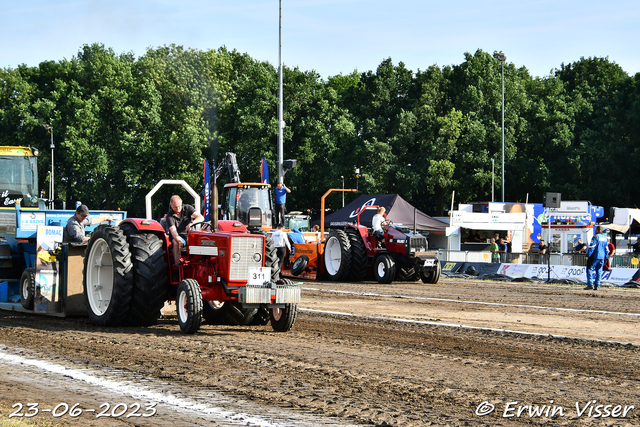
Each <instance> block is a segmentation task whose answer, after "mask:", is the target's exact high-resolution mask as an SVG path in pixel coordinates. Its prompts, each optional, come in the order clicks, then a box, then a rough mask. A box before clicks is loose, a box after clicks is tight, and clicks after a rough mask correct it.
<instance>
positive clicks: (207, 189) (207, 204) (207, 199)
mask: <svg viewBox="0 0 640 427" xmlns="http://www.w3.org/2000/svg"><path fill="white" fill-rule="evenodd" d="M210 179H211V178H210V177H209V163H207V159H204V220H205V222H208V221H211V181H210Z"/></svg>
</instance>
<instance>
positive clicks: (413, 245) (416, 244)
mask: <svg viewBox="0 0 640 427" xmlns="http://www.w3.org/2000/svg"><path fill="white" fill-rule="evenodd" d="M407 237H408V239H409V248H408V250H409V252H410V253H415V252H426V251H427V249H429V248H428V246H427V238H426V237H424V236H407Z"/></svg>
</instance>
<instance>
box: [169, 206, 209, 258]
mask: <svg viewBox="0 0 640 427" xmlns="http://www.w3.org/2000/svg"><path fill="white" fill-rule="evenodd" d="M169 206H171V211H169V213H167V227H168V228H169V234H171V240H172V243H173V264H174V265H179V264H180V251H181V250H182V248H183V247H184V246H186V245H187V233H188V232H189V230H191V226H192V225H193V224H196V223H198V222H202V221H204V217H203V216H202V215H200V214H199V213H198V212H196V208H194V207H193V206H191V205H186V204H185V205H183V204H182V199H181V198H180V196H177V195H174V196H171V202H170V203H169Z"/></svg>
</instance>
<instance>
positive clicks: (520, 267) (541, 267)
mask: <svg viewBox="0 0 640 427" xmlns="http://www.w3.org/2000/svg"><path fill="white" fill-rule="evenodd" d="M637 271H638V270H636V269H634V268H616V267H614V268H612V269H611V270H610V271H604V272H603V273H602V279H601V280H602V282H606V283H613V284H615V285H617V286H622V285H624V284H625V283H627V282H629V281H631V279H633V276H634V274H636V272H637ZM498 274H503V275H505V276H509V277H513V278H514V279H516V278H519V277H526V278H529V279H533V278H537V279H545V280H546V279H547V277H549V268H548V266H547V265H546V264H538V265H536V264H501V265H500V268H499V269H498ZM551 279H576V280H579V281H581V282H584V283H586V282H587V267H580V266H570V265H551Z"/></svg>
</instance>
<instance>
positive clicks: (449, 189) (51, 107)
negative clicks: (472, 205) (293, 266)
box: [0, 44, 640, 217]
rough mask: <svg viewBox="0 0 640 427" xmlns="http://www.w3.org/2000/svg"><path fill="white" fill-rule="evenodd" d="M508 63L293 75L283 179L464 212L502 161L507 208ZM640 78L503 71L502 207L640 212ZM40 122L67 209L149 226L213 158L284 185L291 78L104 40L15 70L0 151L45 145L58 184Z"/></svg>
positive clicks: (232, 60)
mask: <svg viewBox="0 0 640 427" xmlns="http://www.w3.org/2000/svg"><path fill="white" fill-rule="evenodd" d="M502 70H503V68H502V64H501V62H500V61H499V60H498V59H497V56H496V53H495V52H494V54H489V53H487V52H483V51H482V50H478V51H476V52H475V53H474V54H470V53H466V54H465V60H464V62H462V63H461V64H459V65H452V66H445V67H438V66H436V65H432V66H430V67H428V68H427V69H425V70H424V71H421V70H418V71H417V72H413V71H411V70H408V69H407V68H406V67H405V65H404V64H403V63H402V62H400V63H398V64H397V65H396V64H394V63H393V61H392V60H391V58H388V59H385V60H383V61H382V62H381V63H380V65H379V66H378V67H377V68H376V70H375V71H367V72H364V73H358V72H356V71H354V72H351V73H349V74H345V75H343V74H340V75H337V76H332V77H329V78H328V79H327V80H326V81H324V80H322V79H321V77H320V76H319V75H318V74H317V73H316V72H314V71H302V70H299V69H298V68H295V69H290V68H287V67H284V69H283V83H284V120H285V123H286V127H285V128H284V158H285V159H288V158H295V159H297V160H298V166H297V168H295V169H293V170H290V171H288V172H287V175H286V177H285V179H286V181H287V184H288V186H289V187H290V188H291V189H292V190H293V193H292V195H291V196H290V197H289V203H288V205H289V206H288V207H289V209H290V210H304V209H318V208H319V200H320V197H321V196H322V194H324V193H325V192H326V191H327V189H329V188H341V186H342V183H343V178H342V177H344V185H345V187H347V188H355V187H356V186H357V187H358V189H359V190H360V191H361V192H364V193H399V194H400V195H402V197H404V198H405V199H407V200H408V201H409V202H411V203H413V204H414V205H415V206H417V207H418V208H420V209H423V210H425V211H428V212H431V213H438V214H442V213H443V211H444V209H445V207H447V206H448V205H449V203H450V201H451V195H452V193H453V191H455V192H456V200H457V201H460V202H469V201H481V200H490V199H491V194H492V187H491V183H492V173H491V167H492V160H493V161H494V163H495V188H496V195H498V197H496V199H499V194H500V190H499V189H500V188H501V185H502V182H501V177H502V170H501V168H502V153H501V149H502V80H503V79H502ZM639 81H640V75H636V76H635V77H630V76H628V75H627V74H626V73H625V72H624V71H623V70H622V69H621V68H620V67H619V66H618V65H617V64H615V63H613V62H610V61H609V60H608V58H587V59H584V58H581V59H580V60H579V61H577V62H575V63H571V64H566V65H565V64H562V65H561V67H560V68H559V69H558V70H556V72H555V74H554V75H550V76H547V77H544V78H536V79H533V78H532V77H531V76H530V75H529V73H528V71H527V70H526V69H525V68H520V69H517V68H516V67H515V66H514V64H511V63H505V64H504V89H505V97H504V105H505V113H504V114H505V116H504V126H505V127H504V146H505V171H504V173H505V183H504V184H505V193H506V195H505V199H506V200H507V201H522V200H524V199H525V198H528V199H529V201H534V202H539V201H541V199H542V194H543V193H544V192H546V191H558V192H561V193H562V194H563V199H565V200H569V199H577V200H589V201H591V202H592V203H594V204H596V205H603V206H605V207H606V208H608V207H609V206H636V204H637V199H638V196H639V194H638V190H637V189H636V186H635V185H634V182H633V180H631V179H629V177H628V171H630V170H633V169H632V168H633V166H635V165H636V164H637V163H638V161H640V148H638V147H640V144H639V141H638V138H639V136H638V135H640V124H639V123H640V83H639ZM43 124H48V125H51V126H52V127H53V129H54V139H55V145H56V150H55V185H56V195H57V198H58V199H59V200H66V201H67V203H68V204H72V203H73V202H74V201H75V200H82V201H83V202H84V203H87V204H88V205H89V206H90V207H92V208H107V209H115V208H121V209H123V210H127V211H129V214H130V215H131V216H142V215H144V212H143V209H144V195H145V194H146V193H147V192H148V191H149V190H150V189H151V188H153V186H154V185H155V184H156V183H157V182H158V181H159V180H160V179H183V180H185V181H187V182H188V183H189V184H190V185H191V186H192V187H194V188H196V189H200V188H201V187H202V180H203V176H202V164H203V160H204V159H205V158H206V159H208V160H209V161H210V162H212V167H215V165H217V164H218V163H219V162H220V161H222V159H223V156H224V153H225V152H227V151H231V152H234V153H236V155H237V159H238V164H239V166H240V168H241V172H242V179H243V181H248V182H255V181H258V180H259V176H260V159H261V158H263V157H264V158H266V159H267V161H268V164H269V166H270V176H271V180H272V184H275V180H276V178H277V177H276V175H277V170H276V162H277V157H278V70H277V69H276V68H275V67H274V66H273V65H271V64H269V63H267V62H260V61H256V60H254V59H252V58H251V57H250V56H249V55H247V54H242V53H239V52H237V51H235V50H233V51H229V50H228V49H227V48H225V47H222V48H220V49H218V50H208V51H205V52H202V51H198V50H193V49H184V48H183V47H181V46H175V45H170V46H163V47H159V48H156V49H149V50H147V52H146V53H145V54H144V55H142V56H140V57H139V58H137V59H136V58H135V56H134V55H133V53H122V54H116V53H115V52H113V51H112V50H111V49H108V48H105V47H104V46H103V45H100V44H93V45H86V46H83V47H82V48H81V49H80V51H79V52H78V55H77V57H73V58H72V59H71V60H68V61H67V60H63V61H60V62H54V61H47V62H43V63H41V64H40V65H39V66H37V67H26V66H20V67H18V68H16V69H2V70H0V144H2V145H17V144H20V145H32V146H34V147H36V148H39V149H40V152H41V153H42V154H41V157H40V177H39V179H40V183H41V184H40V185H41V187H44V188H46V182H47V179H48V176H49V173H48V172H49V169H50V165H51V157H50V155H51V154H50V150H49V137H50V136H49V134H48V132H47V131H46V130H45V129H44V127H43V126H42V125H43ZM355 168H360V177H359V178H358V179H357V180H356V177H355ZM221 181H222V183H223V182H224V181H225V177H224V176H223V177H222V178H221ZM174 192H177V193H178V194H181V195H182V196H183V198H184V199H185V201H188V200H190V196H188V195H186V194H184V192H182V191H181V190H179V189H176V188H168V189H165V190H163V191H162V192H160V193H158V195H157V196H156V198H155V199H154V207H153V209H154V216H155V217H159V216H161V215H162V214H163V213H164V212H165V211H166V209H167V203H168V199H169V196H170V195H171V194H172V193H174ZM352 197H355V195H351V194H350V195H348V196H347V199H351V198H352ZM340 201H341V198H340V197H333V198H329V200H327V204H328V206H329V207H330V208H332V209H335V208H338V207H340V204H339V203H340Z"/></svg>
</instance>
